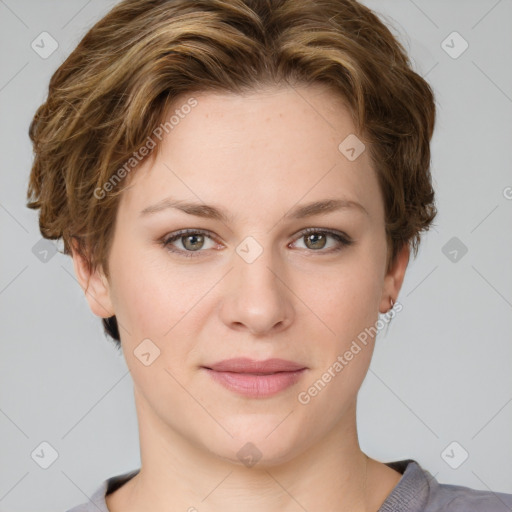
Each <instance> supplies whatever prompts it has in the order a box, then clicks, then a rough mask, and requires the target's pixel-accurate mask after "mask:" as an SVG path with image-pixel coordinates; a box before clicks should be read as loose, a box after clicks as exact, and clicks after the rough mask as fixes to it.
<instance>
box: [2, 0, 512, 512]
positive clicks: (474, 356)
mask: <svg viewBox="0 0 512 512" xmlns="http://www.w3.org/2000/svg"><path fill="white" fill-rule="evenodd" d="M114 3H115V2H113V1H99V0H89V1H86V0H65V1H64V0H59V1H57V0H51V1H48V0H47V1H35V0H34V1H29V0H21V1H17V2H16V1H14V0H0V41H1V53H0V59H1V60H0V73H1V75H0V112H1V116H0V129H1V132H0V144H1V155H2V159H1V167H0V172H1V183H2V186H1V187H0V226H1V234H2V249H3V250H2V251H0V326H1V327H0V328H1V333H2V342H1V344H0V365H1V369H2V371H1V372H0V379H1V381H0V510H4V511H5V510H10V511H12V512H15V511H18V510H19V511H21V510H29V509H35V508H36V507H37V509H38V510H40V511H41V512H45V511H48V512H49V511H55V510H65V509H67V508H70V507H71V506H73V505H76V504H77V503H81V502H83V501H86V500H87V496H90V495H91V494H92V492H93V491H94V490H95V489H96V488H97V487H98V486H99V484H100V483H101V481H103V480H104V479H105V478H107V477H109V476H113V475H115V474H119V473H121V472H125V471H128V470H130V469H133V468H137V467H139V465H140V459H139V447H138V431H137V424H136V415H135V408H134V404H133V395H132V392H133V388H132V381H131V377H130V375H129V374H128V370H127V367H126V365H125V362H124V359H123V356H122V354H121V353H118V352H117V351H116V350H115V349H114V347H113V344H112V343H111V342H109V341H107V340H106V338H105V336H104V335H103V331H102V328H101V324H100V320H99V319H98V318H96V317H95V316H93V314H92V313H91V312H90V310H89V308H88V305H87V302H86V300H85V297H84V294H83V292H82V291H81V289H80V287H79V285H78V283H77V281H76V279H75V276H74V271H73V266H72V261H71V259H70V258H69V257H67V256H63V255H61V254H59V253H57V254H55V255H53V257H49V258H48V260H47V261H46V263H45V262H43V261H41V260H40V259H39V258H38V257H36V254H34V252H33V247H34V246H36V248H37V247H39V246H37V245H36V244H37V243H38V242H39V243H40V239H41V235H40V233H39V230H38V219H37V213H36V212H34V211H31V210H29V209H28V208H26V207H25V194H26V188H27V183H28V176H29V170H30V165H31V161H32V149H31V145H30V141H29V139H28V134H27V132H28V125H29V123H30V120H31V118H32V116H33V114H34V112H35V109H36V108H37V106H38V105H39V104H40V103H41V102H42V101H43V100H44V98H45V96H46V91H47V87H48V81H49V79H50V77H51V75H52V73H53V72H54V71H55V70H56V69H57V67H58V65H59V64H60V63H61V62H62V61H63V60H64V58H65V57H66V56H67V55H68V54H69V52H70V51H71V50H72V49H73V48H74V47H75V46H76V44H77V43H78V42H79V40H80V39H81V37H82V36H83V35H84V34H85V31H86V29H88V28H89V27H90V26H91V25H92V24H93V23H94V22H95V21H96V20H97V19H99V18H100V17H101V16H102V15H103V14H105V13H106V12H107V11H108V10H109V8H110V7H111V6H112V5H114ZM365 3H366V4H367V5H368V6H369V7H371V8H373V9H375V10H376V11H377V12H378V13H380V14H381V15H382V16H383V19H384V20H385V21H386V22H388V23H391V24H392V27H393V28H392V30H393V31H394V33H395V34H397V35H398V37H399V38H400V39H401V40H402V41H403V42H404V44H405V46H406V48H407V49H408V51H409V53H410V55H411V58H412V60H413V62H414V67H415V69H416V70H417V71H418V72H419V73H421V74H422V75H423V76H425V77H426V78H427V80H428V81H429V82H430V83H431V85H432V86H433V88H434V91H435V93H436V96H437V104H438V121H437V127H436V133H435V135H434V139H433V143H432V151H433V154H432V162H433V167H432V172H433V176H434V185H435V188H436V191H437V205H438V209H439V214H438V218H437V219H436V221H435V222H436V223H435V226H434V229H432V230H431V231H430V232H429V233H428V234H427V235H426V236H425V237H424V239H423V242H422V246H421V249H420V253H419V255H418V257H417V259H415V260H411V262H410V264H409V268H408V271H407V274H406V279H405V282H404V285H403V287H402V291H401V293H400V295H399V297H398V300H399V302H401V303H402V304H403V310H402V311H401V312H400V313H398V315H397V316H396V317H395V319H394V320H393V322H392V323H391V326H390V327H389V330H388V332H387V333H385V331H383V332H382V333H381V334H379V338H378V342H377V347H376V350H375V355H374V359H373V361H372V365H371V367H370V370H369V372H368V375H367V378H366V380H365V382H364V384H363V387H362V389H361V392H360V395H359V410H358V426H359V432H360V442H361V447H362V449H363V450H364V451H365V452H367V453H368V454H369V455H370V456H372V457H375V458H377V459H378V460H381V461H390V460H398V459H404V458H413V459H416V460H417V461H418V462H420V464H422V465H423V466H424V467H425V468H426V469H428V470H429V471H430V472H431V473H432V474H433V475H434V476H436V478H437V479H438V480H439V481H441V482H444V483H454V484H460V485H466V486H469V487H472V488H476V489H486V490H488V489H491V490H494V491H500V492H508V493H512V441H511V435H510V432H512V428H511V427H512V404H511V401H512V372H511V371H510V363H511V361H512V343H511V342H512V334H511V331H512V286H511V284H512V258H511V256H512V229H511V225H512V223H511V221H512V200H511V199H510V198H511V197H512V172H511V169H512V165H511V163H512V155H511V152H510V145H511V142H512V138H511V136H512V133H511V132H512V68H511V66H510V62H511V56H512V55H511V54H512V31H511V30H510V26H511V21H512V1H511V0H500V1H496V0H479V1H476V0H473V1H467V0H466V1H454V0H452V1H446V0H435V1H433V0H429V1H426V0H422V1H420V0H414V1H413V0H385V1H384V0H366V1H365ZM43 31H47V32H49V33H50V34H51V35H52V37H53V38H54V39H55V40H56V41H57V42H58V44H59V47H58V49H57V50H56V51H55V52H54V53H53V54H52V55H51V56H49V57H48V58H46V59H43V58H41V57H40V56H39V55H38V54H37V53H36V52H35V51H34V50H33V49H32V48H31V43H32V41H33V40H35V39H36V38H37V37H38V36H39V34H40V33H41V32H43ZM453 31H457V32H459V33H460V34H461V36H462V37H463V38H464V39H465V40H466V41H467V42H468V43H469V47H468V49H467V50H466V51H465V52H464V53H463V54H462V55H460V56H459V57H458V58H456V59H455V58H452V57H451V56H449V55H448V54H447V53H446V51H445V50H444V49H443V47H442V46H441V44H442V42H443V41H444V40H445V39H446V38H447V36H448V35H449V34H451V33H452V32H453ZM36 40H37V39H36ZM448 44H450V45H451V46H453V47H454V50H457V49H458V48H460V41H454V42H453V43H452V42H450V39H448ZM454 50H452V51H454ZM507 187H508V188H507ZM453 237H456V239H455V240H454V239H453ZM462 244H463V245H464V246H465V247H466V248H467V253H466V254H464V255H462V251H460V250H459V249H460V248H461V247H463V246H462ZM58 247H59V248H60V249H62V244H61V243H59V244H58ZM454 248H455V249H456V250H457V251H458V253H457V254H458V257H457V258H456V259H454V254H455V253H453V252H451V253H450V251H453V249H454ZM50 256H51V255H50ZM44 441H45V442H47V443H49V444H50V445H51V446H52V447H53V448H54V449H55V450H56V452H57V453H58V458H57V460H56V461H55V462H54V463H53V464H52V465H51V466H50V467H49V468H48V469H43V468H41V467H40V465H39V464H38V463H36V460H37V457H36V456H35V455H34V456H32V455H31V454H33V452H34V450H36V452H39V453H40V450H41V448H40V444H41V443H42V442H44ZM454 441H455V442H457V443H458V445H456V446H455V449H454V451H453V452H452V451H451V448H450V449H448V451H447V452H446V451H445V449H446V448H447V447H448V445H450V443H452V442H454ZM452 446H453V445H452ZM462 450H466V451H467V452H468V453H469V457H468V459H467V460H466V461H465V462H464V463H463V464H461V465H460V466H459V467H458V468H457V469H453V468H452V467H450V466H449V465H448V463H447V462H446V461H447V460H450V461H451V462H452V464H454V462H453V461H455V462H457V460H459V461H460V460H461V459H460V457H461V453H462ZM49 453H50V452H49V450H48V449H46V450H45V454H46V455H45V456H48V454H49ZM443 453H444V456H443V455H442V454H443ZM447 453H448V454H449V455H450V456H451V457H449V458H448V457H447ZM40 460H41V459H40ZM40 460H39V461H38V462H40Z"/></svg>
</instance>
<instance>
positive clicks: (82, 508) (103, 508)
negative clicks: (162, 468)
mask: <svg viewBox="0 0 512 512" xmlns="http://www.w3.org/2000/svg"><path fill="white" fill-rule="evenodd" d="M139 471H140V468H139V469H135V470H132V471H129V472H127V473H123V474H121V475H116V476H112V477H110V478H108V479H106V480H104V481H103V482H102V484H101V485H100V486H99V487H98V488H97V489H96V491H94V494H93V495H92V496H91V497H90V498H89V500H88V501H87V502H85V503H81V504H80V505H76V506H75V507H73V508H70V509H69V510H67V511H66V512H109V510H108V508H107V503H106V500H105V497H106V496H107V495H108V494H110V493H112V492H114V491H115V490H116V489H118V488H119V487H121V486H122V485H123V484H125V483H126V482H127V481H128V480H130V479H131V478H132V477H134V476H135V475H136V474H137V473H138V472H139Z"/></svg>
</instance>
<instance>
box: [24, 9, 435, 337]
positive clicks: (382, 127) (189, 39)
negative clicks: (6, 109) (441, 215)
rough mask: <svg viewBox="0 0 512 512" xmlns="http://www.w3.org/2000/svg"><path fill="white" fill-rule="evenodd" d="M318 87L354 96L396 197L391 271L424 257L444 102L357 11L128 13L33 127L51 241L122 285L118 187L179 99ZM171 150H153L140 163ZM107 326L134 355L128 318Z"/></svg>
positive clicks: (116, 16)
mask: <svg viewBox="0 0 512 512" xmlns="http://www.w3.org/2000/svg"><path fill="white" fill-rule="evenodd" d="M317 82H319V83H323V84H326V85H329V86H330V87H332V88H333V90H334V91H335V92H336V93H337V94H339V95H340V96H342V97H343V98H344V99H345V101H346V103H347V106H348V108H349V110H350V112H351V115H352V117H353V121H354V124H355V126H356V128H357V130H358V135H360V136H361V138H362V139H363V140H364V141H365V144H367V147H368V149H369V151H370V156H371V159H372V161H373V163H374V167H375V170H376V172H377V176H378V181H379V185H380V189H381V191H382V194H383V197H384V206H385V226H386V237H387V241H388V263H387V265H388V269H389V267H390V265H391V264H392V263H393V262H394V260H395V257H396V255H397V254H398V252H399V251H400V249H401V248H402V247H403V245H404V244H410V245H411V247H412V249H413V252H414V256H417V252H418V246H419V243H420V233H421V231H425V230H428V229H429V226H430V224H431V223H432V221H433V219H434V217H435V216H436V214H437V211H436V207H435V204H434V190H433V188H432V183H431V174H430V140H431V137H432V134H433V129H434V123H435V115H436V108H435V99H434V95H433V92H432V90H431V88H430V86H429V84H428V83H427V82H426V81H425V80H424V79H423V78H422V77H421V76H420V75H418V74H417V73H416V72H415V71H413V70H412V68H411V64H410V61H409V58H408V56H407V54H406V51H405V49H404V47H403V46H402V45H401V43H400V42H399V41H398V40H397V39H396V38H395V37H394V36H393V34H392V33H391V31H390V30H389V29H388V28H387V26H386V25H385V24H384V23H383V22H382V21H381V20H380V19H379V18H378V17H377V15H376V14H374V13H373V12H372V11H371V10H370V9H368V8H367V7H365V6H364V5H362V4H360V3H359V2H357V1H356V0H124V1H122V2H120V3H119V4H117V5H116V6H115V7H114V8H113V9H112V10H111V11H110V12H109V13H107V15H106V16H104V17H103V18H102V19H100V20H99V21H98V22H97V23H96V24H95V25H94V26H93V27H92V28H91V29H90V30H89V31H88V32H87V33H86V34H85V36H84V37H83V38H82V40H81V41H80V43H79V44H78V46H77V47H76V48H75V49H74V51H73V52H72V53H71V54H70V55H69V56H68V58H67V59H66V60H65V61H64V62H63V63H62V65H60V67H59V68H58V69H57V70H56V72H55V73H54V74H53V76H52V77H51V80H50V83H49V90H48V96H47V98H46V101H45V102H44V103H43V104H42V105H41V106H40V107H39V108H38V109H37V111H36V113H35V115H34V118H33V120H32V122H31V124H30V128H29V136H30V139H31V141H32V143H33V149H34V161H33V165H32V169H31V173H30V179H29V185H28V191H27V200H28V202H27V206H28V207H29V208H33V209H39V210H40V214H39V228H40V231H41V234H42V236H43V237H44V238H47V239H53V240H55V239H60V238H62V239H63V242H64V254H68V255H69V254H71V250H70V249H71V244H72V242H73V241H74V244H76V248H77V251H78V252H79V254H81V255H82V256H84V258H85V260H86V262H87V263H88V264H89V266H90V269H91V270H94V269H96V268H97V267H98V265H100V266H101V268H102V270H103V272H104V274H105V275H106V277H107V278H108V277H109V268H108V255H109V251H110V247H111V243H112V238H113V228H114V225H115V219H116V212H117V207H118V203H119V198H120V194H121V193H122V191H123V189H124V188H125V186H126V184H127V178H128V177H127V176H124V177H123V178H122V179H121V180H120V181H119V180H118V181H119V183H117V184H116V186H115V187H106V186H105V184H107V183H111V180H112V179H113V178H115V177H116V176H117V178H119V175H120V174H121V175H123V173H122V172H121V173H120V169H122V168H123V166H126V162H128V161H130V159H133V158H134V155H135V154H136V153H137V152H138V150H139V149H140V148H142V147H143V146H144V145H145V144H147V141H148V137H150V136H151V133H152V132H153V130H154V129H155V127H157V126H159V125H161V124H162V122H163V121H164V115H165V114H166V113H167V111H168V108H169V106H170V104H171V102H173V101H174V100H175V99H176V98H177V97H178V96H179V95H191V94H193V93H194V92H196V91H197V92H202V91H213V92H215V91H218V92H232V93H243V92H244V91H251V90H255V89H258V88H260V87H263V86H266V85H277V84H281V83H285V84H291V85H293V84H311V83H317ZM157 152H158V146H157V148H156V151H151V152H149V153H148V154H146V155H143V156H142V158H141V157H140V152H139V153H137V155H138V159H137V161H139V160H140V161H142V160H144V159H145V158H152V157H154V156H155V154H156V153H157ZM125 169H126V168H125ZM135 172H136V171H135ZM124 174H126V173H124ZM107 189H108V190H107ZM98 190H100V191H101V193H98ZM103 324H104V329H105V332H106V334H108V335H109V336H111V337H112V338H113V339H114V340H115V342H116V343H117V345H118V347H120V336H119V331H118V325H117V321H116V318H115V316H112V317H110V318H104V319H103Z"/></svg>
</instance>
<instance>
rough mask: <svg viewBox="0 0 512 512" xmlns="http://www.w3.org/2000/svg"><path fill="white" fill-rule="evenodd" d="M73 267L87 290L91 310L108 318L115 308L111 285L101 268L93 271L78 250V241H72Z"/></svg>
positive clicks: (82, 285)
mask: <svg viewBox="0 0 512 512" xmlns="http://www.w3.org/2000/svg"><path fill="white" fill-rule="evenodd" d="M71 245H72V255H73V267H74V268H75V274H76V277H77V279H78V282H79V284H80V287H81V288H82V290H83V291H84V292H85V297H86V299H87V302H88V303H89V307H90V308H91V311H92V312H93V313H94V314H95V315H96V316H99V317H102V318H108V317H111V316H113V315H114V314H115V313H114V308H113V305H112V300H111V298H110V286H109V283H108V280H107V278H106V277H105V275H104V273H103V271H102V269H101V268H98V269H96V270H94V271H93V272H91V270H90V268H89V264H88V262H87V261H86V260H85V258H84V257H83V256H82V255H81V254H80V253H79V252H78V251H77V247H76V241H75V240H73V241H72V243H71Z"/></svg>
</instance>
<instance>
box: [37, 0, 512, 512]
mask: <svg viewBox="0 0 512 512" xmlns="http://www.w3.org/2000/svg"><path fill="white" fill-rule="evenodd" d="M434 122H435V102H434V97H433V94H432V91H431V89H430V87H429V85H428V84H427V83H426V82H425V81H424V80H423V79H422V78H421V77H420V76H419V75H417V74H416V73H415V72H414V71H412V69H411V67H410V63H409V60H408V58H407V56H406V53H405V51H404V49H403V48H402V46H401V45H400V44H399V42H398V41H396V39H395V38H394V37H393V36H392V34H391V33H390V31H389V30H388V29H387V28H386V27H385V26H384V25H383V24H382V23H381V22H380V21H379V19H378V18H377V17H376V16H375V15H374V14H373V13H372V12H371V11H370V10H369V9H367V8H366V7H364V6H363V5H360V4H359V3H357V2H356V1H355V0H324V1H322V2H318V1H314V0H272V1H271V0H267V1H264V0H243V1H242V0H229V1H228V0H225V1H220V0H219V1H215V0H209V1H207V2H206V1H199V0H196V1H190V0H174V1H154V0H125V1H123V2H121V3H119V4H118V5H117V6H116V7H115V8H114V9H113V10H112V11H111V12H110V13H108V14H107V15H106V16H105V17H104V18H103V19H102V20H100V21H99V22H98V23H97V24H96V25H95V26H94V27H93V28H92V29H91V30H90V31H89V32H88V33H87V34H86V36H85V37H84V38H83V40H82V41H81V42H80V44H79V45H78V47H77V48H76V49H75V50H74V51H73V53H72V54H71V55H70V56H69V58H68V59H67V60H66V61H65V62H64V63H63V64H62V65H61V67H60V68H59V69H58V70H57V72H56V73H55V74H54V76H53V77H52V80H51V82H50V90H49V96H48V99H47V101H46V102H45V103H44V104H43V105H42V106H41V107H40V108H39V109H38V111H37V113H36V115H35V117H34V120H33V122H32V124H31V127H30V136H31V140H32V141H33V144H34V149H35V161H34V165H33V169H32V173H31V177H30V183H29V191H28V197H29V206H30V207H31V208H38V209H40V210H41V212H40V226H41V231H42V234H43V236H45V237H47V238H50V239H57V238H62V239H63V241H64V247H65V253H66V254H70V255H72V257H73V263H74V268H75V272H76V275H77V278H78V280H79V282H80V284H81V286H82V288H83V290H84V291H85V293H86V298H87V300H88V303H89V306H90V308H91V310H92V312H93V313H94V314H95V315H97V316H99V317H102V318H103V319H104V320H103V322H104V326H105V330H106V332H107V333H108V334H109V335H110V336H111V337H112V338H113V339H114V340H115V341H116V343H117V344H118V346H119V347H122V348H123V354H124V355H125V358H126V363H127V365H128V367H129V369H130V373H131V375H132V377H133V381H134V392H135V403H136V409H137V415H138V423H139V433H140V449H141V461H142V465H141V468H140V470H135V471H132V472H129V473H125V474H123V475H118V476H116V477H112V478H110V479H109V480H107V481H105V482H103V484H102V485H101V487H100V488H98V490H97V491H96V493H95V494H94V496H93V497H92V498H91V500H90V501H89V502H88V503H86V504H83V505H81V506H78V507H75V508H73V509H72V511H73V512H79V511H89V510H91V511H92V510H102V511H104V512H105V511H110V512H121V511H122V512H132V511H133V512H135V511H137V512H138V511H142V510H152V511H154V512H159V511H164V510H165V511H169V510H187V511H195V510H198V511H201V512H203V511H205V512H206V511H219V510H222V511H223V512H226V511H231V510H239V509H240V508H241V507H242V508H243V509H244V510H245V511H247V512H248V511H253V510H254V511H256V510H258V511H262V510H264V511H266V512H272V511H280V512H282V511H295V510H308V511H313V510H326V511H333V512H334V511H336V512H345V511H351V512H353V511H363V510H364V511H392V510H393V511H394V510H400V511H410V512H413V511H414V512H416V511H418V512H419V511H420V510H421V511H423V510H450V511H455V510H482V511H483V510H485V511H487V512H488V511H501V510H503V511H506V510H510V509H511V508H512V495H508V494H504V493H493V492H490V491H489V492H484V491H477V490H473V489H469V488H467V487H462V486H451V485H444V484H439V483H438V482H437V481H436V480H435V479H434V478H433V477H432V476H431V475H430V473H428V471H426V470H424V469H423V468H422V467H421V466H420V465H419V464H418V463H417V462H416V461H414V460H411V459H407V460H400V461H394V462H388V463H383V462H379V461H377V460H375V459H372V458H370V457H368V456H367V455H366V454H365V453H363V452H362V450H361V449H360V447H359V442H358V435H357V429H356V402H357V394H358V391H359V389H360V387H361V384H362V382H363V380H364V377H365V375H366V373H367V370H368V367H369V364H370V361H371V356H372V352H373V348H374V342H375V337H376V332H377V330H378V329H379V328H380V325H381V324H382V322H384V323H386V322H389V320H390V318H391V317H392V316H394V314H396V312H397V311H399V310H400V305H399V303H396V306H395V307H393V306H394V305H395V302H396V301H397V297H398V295H399V292H400V289H401V285H402V282H403V279H404V275H405V271H406V268H407V265H408V262H409V257H410V249H411V248H412V249H413V252H414V255H417V250H418V246H419V242H420V234H421V232H422V231H425V230H428V228H429V226H430V225H431V224H432V221H433V220H434V217H435V215H436V208H435V204H434V191H433V189H432V184H431V176H430V170H429V166H430V147H429V144H430V140H431V137H432V133H433V129H434ZM379 313H380V314H384V315H386V317H385V318H386V320H385V321H383V320H382V319H381V320H378V316H379ZM379 322H380V324H379Z"/></svg>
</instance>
